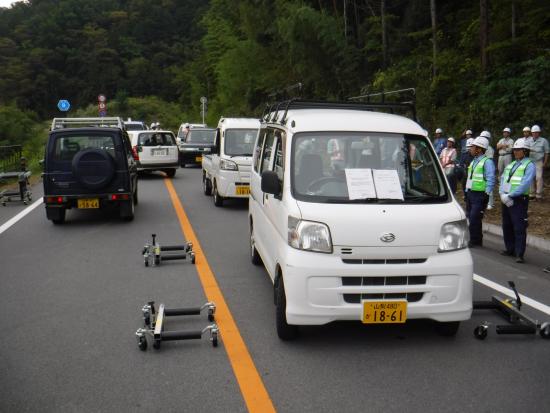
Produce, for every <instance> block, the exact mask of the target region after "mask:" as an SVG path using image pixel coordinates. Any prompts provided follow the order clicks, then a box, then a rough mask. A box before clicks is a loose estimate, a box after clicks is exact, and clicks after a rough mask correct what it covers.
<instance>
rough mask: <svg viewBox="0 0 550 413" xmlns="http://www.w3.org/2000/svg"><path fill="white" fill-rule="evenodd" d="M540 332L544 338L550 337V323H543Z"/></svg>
mask: <svg viewBox="0 0 550 413" xmlns="http://www.w3.org/2000/svg"><path fill="white" fill-rule="evenodd" d="M539 334H540V336H541V337H542V338H545V339H550V323H545V324H543V326H542V328H541V329H540V332H539Z"/></svg>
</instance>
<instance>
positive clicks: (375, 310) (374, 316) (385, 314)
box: [362, 300, 407, 324]
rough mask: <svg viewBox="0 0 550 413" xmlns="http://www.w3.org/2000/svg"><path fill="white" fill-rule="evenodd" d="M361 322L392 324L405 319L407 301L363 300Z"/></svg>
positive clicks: (402, 321)
mask: <svg viewBox="0 0 550 413" xmlns="http://www.w3.org/2000/svg"><path fill="white" fill-rule="evenodd" d="M362 321H363V323H365V324H392V323H404V322H405V321H407V301H369V300H365V301H363V318H362Z"/></svg>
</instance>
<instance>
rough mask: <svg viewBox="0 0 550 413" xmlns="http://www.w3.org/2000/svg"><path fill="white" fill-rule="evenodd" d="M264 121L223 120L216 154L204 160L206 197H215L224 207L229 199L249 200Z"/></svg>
mask: <svg viewBox="0 0 550 413" xmlns="http://www.w3.org/2000/svg"><path fill="white" fill-rule="evenodd" d="M259 128H260V121H259V120H258V119H251V118H221V119H220V121H219V123H218V128H217V130H216V138H215V142H214V150H213V151H212V152H211V153H210V154H204V156H203V157H202V182H203V188H204V194H205V195H213V199H214V205H216V206H218V207H220V206H222V205H223V202H224V200H225V199H226V198H248V195H249V193H250V169H251V162H252V151H253V150H254V143H255V141H256V137H257V135H258V129H259Z"/></svg>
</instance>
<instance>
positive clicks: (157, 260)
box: [155, 257, 160, 265]
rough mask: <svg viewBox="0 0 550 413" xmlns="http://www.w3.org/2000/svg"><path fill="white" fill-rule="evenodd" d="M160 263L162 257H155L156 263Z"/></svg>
mask: <svg viewBox="0 0 550 413" xmlns="http://www.w3.org/2000/svg"><path fill="white" fill-rule="evenodd" d="M159 264H160V257H155V265H159Z"/></svg>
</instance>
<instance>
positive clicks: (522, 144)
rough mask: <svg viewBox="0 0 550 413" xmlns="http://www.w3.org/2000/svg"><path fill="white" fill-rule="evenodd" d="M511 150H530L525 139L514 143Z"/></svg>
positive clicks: (529, 144) (529, 143)
mask: <svg viewBox="0 0 550 413" xmlns="http://www.w3.org/2000/svg"><path fill="white" fill-rule="evenodd" d="M513 149H531V142H529V140H527V139H525V138H519V139H518V140H517V141H515V142H514V147H513Z"/></svg>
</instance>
